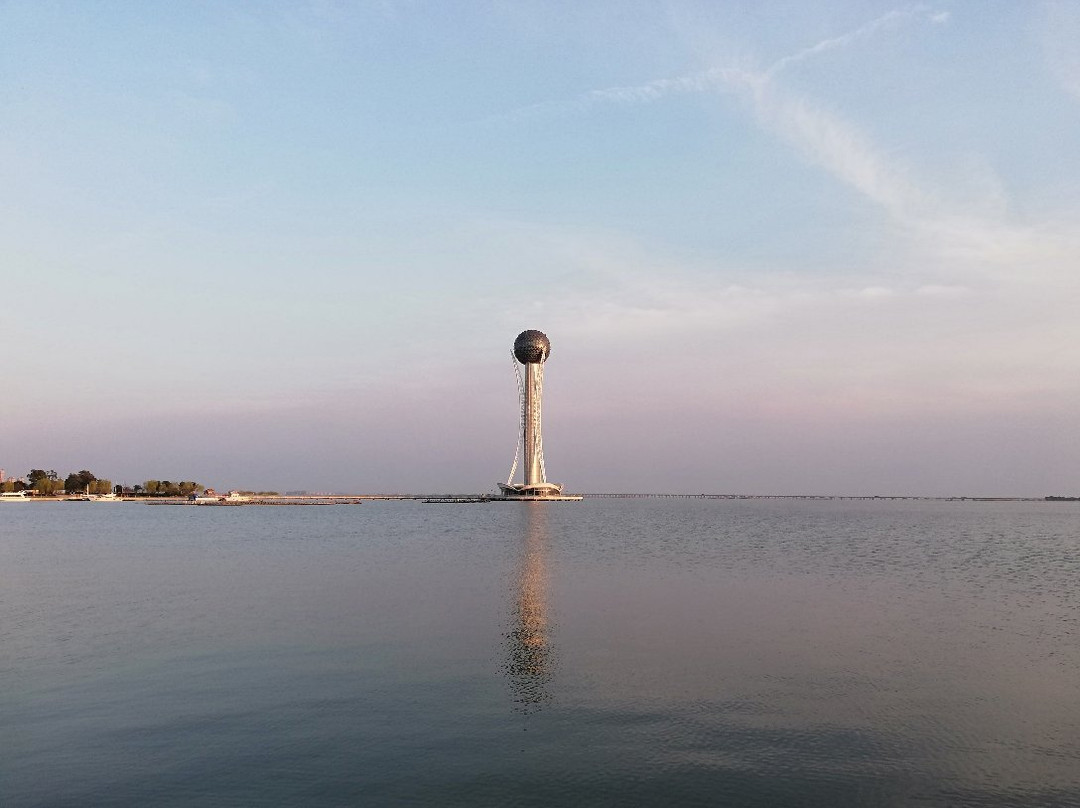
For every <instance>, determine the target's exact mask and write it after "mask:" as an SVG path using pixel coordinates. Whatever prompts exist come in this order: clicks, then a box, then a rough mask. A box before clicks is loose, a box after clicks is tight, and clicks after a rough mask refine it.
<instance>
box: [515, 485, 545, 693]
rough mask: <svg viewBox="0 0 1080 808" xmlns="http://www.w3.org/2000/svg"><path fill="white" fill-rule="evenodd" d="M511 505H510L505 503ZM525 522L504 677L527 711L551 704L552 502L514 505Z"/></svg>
mask: <svg viewBox="0 0 1080 808" xmlns="http://www.w3.org/2000/svg"><path fill="white" fill-rule="evenodd" d="M507 504H509V503H507ZM512 506H513V507H516V508H517V509H518V514H515V515H520V516H521V517H522V519H523V521H524V530H522V531H521V535H520V537H517V536H514V537H512V538H510V539H509V540H510V541H511V542H513V541H515V540H516V541H518V542H519V543H520V544H521V562H520V565H519V568H518V573H517V577H516V581H515V583H516V591H515V592H514V609H513V617H512V626H511V628H510V631H509V632H508V633H507V635H506V640H507V659H506V675H507V677H508V678H509V680H510V686H511V689H512V690H513V693H514V700H515V701H516V703H517V704H518V705H519V707H520V709H521V710H522V711H523V712H530V711H532V710H534V709H537V708H539V707H540V706H542V705H543V704H544V703H546V702H548V701H550V700H551V691H550V685H551V679H552V675H553V671H552V667H553V665H554V659H553V656H552V649H551V644H550V638H549V636H548V613H547V588H548V570H547V553H548V534H547V515H548V508H550V507H551V503H541V502H522V503H513V505H512Z"/></svg>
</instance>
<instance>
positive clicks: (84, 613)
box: [0, 500, 1080, 808]
mask: <svg viewBox="0 0 1080 808" xmlns="http://www.w3.org/2000/svg"><path fill="white" fill-rule="evenodd" d="M0 507H3V506H0ZM15 511H17V513H16V512H15ZM1078 577H1080V509H1077V508H1070V507H1069V506H1068V505H1064V506H1062V505H1048V504H1041V503H1031V504H1029V503H1006V504H1001V505H994V504H972V503H839V502H837V503H828V502H822V503H798V502H694V501H690V502H686V501H683V502H679V501H676V502H664V501H649V500H642V501H630V502H601V501H586V502H583V503H573V504H552V503H547V504H525V503H514V504H489V505H469V506H462V505H446V506H438V505H421V504H418V503H382V504H371V505H364V506H362V507H360V508H355V507H353V508H345V507H342V508H283V509H273V508H229V509H199V508H167V507H157V508H150V507H145V506H138V505H120V506H114V507H112V508H108V509H102V508H98V507H96V506H94V505H85V506H84V505H79V504H73V505H68V504H57V505H41V504H33V505H23V506H20V507H19V508H11V509H10V510H7V511H3V512H0V681H2V683H3V687H2V689H0V739H3V742H2V743H0V804H2V805H4V806H5V808H7V806H31V805H35V806H37V805H40V806H45V805H49V806H62V805H72V806H76V805H78V806H82V805H116V806H134V805H151V804H152V805H176V806H191V805H206V804H213V805H245V806H246V805H398V804H415V805H432V806H435V805H439V806H442V805H478V804H480V805H486V804H492V805H494V804H498V805H552V804H579V805H656V804H679V805H717V804H721V805H748V806H749V805H822V806H834V805H909V804H917V805H931V806H939V805H940V806H946V805H986V806H1006V805H1030V806H1044V805H1080V677H1078V676H1077V674H1076V671H1077V670H1078V669H1080V644H1078V643H1077V642H1076V639H1077V636H1076V633H1077V628H1078V627H1080V589H1078V588H1077V587H1076V581H1077V580H1078Z"/></svg>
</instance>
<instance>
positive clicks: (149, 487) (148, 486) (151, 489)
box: [142, 480, 161, 497]
mask: <svg viewBox="0 0 1080 808" xmlns="http://www.w3.org/2000/svg"><path fill="white" fill-rule="evenodd" d="M142 487H143V490H145V491H146V493H147V494H149V495H150V496H152V497H156V496H157V493H158V491H159V490H161V483H160V482H159V481H158V480H147V481H146V482H144V483H143V485H142Z"/></svg>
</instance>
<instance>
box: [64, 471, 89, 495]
mask: <svg viewBox="0 0 1080 808" xmlns="http://www.w3.org/2000/svg"><path fill="white" fill-rule="evenodd" d="M96 479H97V477H95V476H94V473H93V472H92V471H87V470H86V469H83V470H82V471H73V472H72V473H71V474H69V475H68V476H67V479H66V480H64V491H65V492H67V493H68V494H81V493H82V492H84V491H86V489H87V487H88V486H89V485H90V483H92V482H93V481H94V480H96Z"/></svg>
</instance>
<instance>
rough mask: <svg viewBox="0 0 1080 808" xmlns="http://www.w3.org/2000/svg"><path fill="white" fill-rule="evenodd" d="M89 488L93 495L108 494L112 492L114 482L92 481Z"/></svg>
mask: <svg viewBox="0 0 1080 808" xmlns="http://www.w3.org/2000/svg"><path fill="white" fill-rule="evenodd" d="M89 488H90V493H91V494H98V495H101V494H108V493H109V492H110V491H112V480H91V481H90V485H89Z"/></svg>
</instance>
